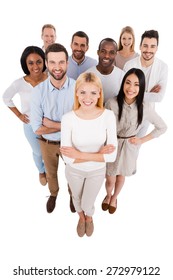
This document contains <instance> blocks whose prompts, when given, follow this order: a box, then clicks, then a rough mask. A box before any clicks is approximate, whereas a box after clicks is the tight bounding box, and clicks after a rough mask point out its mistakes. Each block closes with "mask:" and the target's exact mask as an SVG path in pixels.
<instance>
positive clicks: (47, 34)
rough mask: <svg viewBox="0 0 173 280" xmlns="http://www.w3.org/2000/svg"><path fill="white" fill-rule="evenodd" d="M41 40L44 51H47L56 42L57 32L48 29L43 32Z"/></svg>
mask: <svg viewBox="0 0 173 280" xmlns="http://www.w3.org/2000/svg"><path fill="white" fill-rule="evenodd" d="M41 38H42V40H43V44H44V49H45V50H46V49H47V47H48V46H49V45H51V44H53V43H55V41H56V32H55V30H54V29H53V28H49V27H46V28H44V30H43V33H42V35H41Z"/></svg>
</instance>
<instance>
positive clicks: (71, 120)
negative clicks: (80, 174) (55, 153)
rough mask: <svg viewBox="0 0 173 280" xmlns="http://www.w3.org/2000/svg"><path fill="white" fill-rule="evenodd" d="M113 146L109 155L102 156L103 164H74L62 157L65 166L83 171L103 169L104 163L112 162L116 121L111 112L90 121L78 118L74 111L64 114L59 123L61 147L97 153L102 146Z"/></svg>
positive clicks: (115, 141)
mask: <svg viewBox="0 0 173 280" xmlns="http://www.w3.org/2000/svg"><path fill="white" fill-rule="evenodd" d="M105 143H106V144H113V145H114V146H115V147H116V149H115V151H114V152H113V153H111V154H104V160H105V161H104V162H94V161H88V162H82V163H74V160H75V159H72V158H68V157H66V156H63V159H64V161H65V163H66V164H69V165H70V166H72V167H73V168H76V169H80V170H83V171H93V170H97V169H100V168H103V167H104V166H105V164H106V162H113V161H115V158H116V153H117V134H116V119H115V115H114V113H113V112H112V111H110V110H107V109H105V110H104V111H103V113H102V114H101V115H100V116H99V117H97V118H95V119H91V120H84V119H81V118H79V117H78V116H77V115H76V114H75V112H74V111H71V112H69V113H66V114H65V115H63V117H62V121H61V146H68V147H72V146H73V147H75V148H76V149H78V150H79V151H81V152H90V153H97V152H98V151H99V150H100V148H101V146H103V145H104V144H105Z"/></svg>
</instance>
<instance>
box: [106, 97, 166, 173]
mask: <svg viewBox="0 0 173 280" xmlns="http://www.w3.org/2000/svg"><path fill="white" fill-rule="evenodd" d="M105 107H106V108H107V109H110V110H112V111H113V112H114V114H115V116H116V122H117V136H118V137H120V138H119V139H118V151H117V157H116V160H115V162H111V163H107V171H106V173H107V175H109V176H116V175H122V176H131V175H133V174H134V173H135V172H136V160H137V157H138V153H139V148H140V145H134V144H131V143H130V142H129V141H128V140H129V138H130V137H132V136H135V135H136V134H137V133H138V131H139V130H140V128H141V126H142V124H143V122H144V121H146V120H148V121H149V122H150V123H151V124H152V125H153V126H154V128H153V130H152V131H151V133H152V136H153V138H155V137H159V136H160V135H161V134H163V133H164V132H165V131H166V129H167V126H166V124H165V122H164V121H163V120H162V118H161V117H160V116H159V115H158V114H157V113H156V111H155V110H154V109H153V108H152V105H151V104H150V103H144V107H143V108H144V109H143V121H142V123H141V124H140V125H139V126H138V127H137V106H136V102H134V103H132V104H131V105H128V104H127V103H126V102H124V104H123V111H122V116H121V120H120V121H118V111H119V109H118V103H117V98H116V97H114V98H112V99H109V100H108V101H107V103H106V105H105ZM121 137H127V138H126V139H123V138H121Z"/></svg>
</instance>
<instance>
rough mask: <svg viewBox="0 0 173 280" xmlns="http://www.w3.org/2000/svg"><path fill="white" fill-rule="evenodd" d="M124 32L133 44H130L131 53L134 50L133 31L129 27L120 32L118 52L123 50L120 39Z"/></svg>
mask: <svg viewBox="0 0 173 280" xmlns="http://www.w3.org/2000/svg"><path fill="white" fill-rule="evenodd" d="M125 32H126V33H129V34H131V35H132V38H133V42H132V45H131V47H130V48H131V51H134V49H135V34H134V31H133V28H132V27H130V26H126V27H124V28H123V29H122V30H121V33H120V37H119V41H118V50H119V51H120V50H122V49H123V46H122V44H121V38H122V36H123V34H124V33H125Z"/></svg>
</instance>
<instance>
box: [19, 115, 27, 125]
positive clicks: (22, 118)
mask: <svg viewBox="0 0 173 280" xmlns="http://www.w3.org/2000/svg"><path fill="white" fill-rule="evenodd" d="M18 118H19V119H20V120H21V121H22V122H23V123H29V117H28V115H26V114H20V115H19V116H18Z"/></svg>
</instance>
